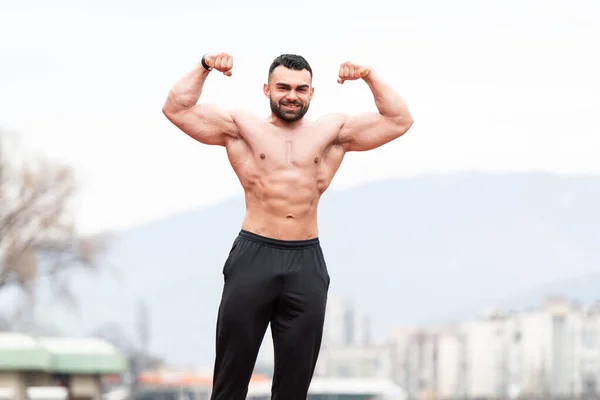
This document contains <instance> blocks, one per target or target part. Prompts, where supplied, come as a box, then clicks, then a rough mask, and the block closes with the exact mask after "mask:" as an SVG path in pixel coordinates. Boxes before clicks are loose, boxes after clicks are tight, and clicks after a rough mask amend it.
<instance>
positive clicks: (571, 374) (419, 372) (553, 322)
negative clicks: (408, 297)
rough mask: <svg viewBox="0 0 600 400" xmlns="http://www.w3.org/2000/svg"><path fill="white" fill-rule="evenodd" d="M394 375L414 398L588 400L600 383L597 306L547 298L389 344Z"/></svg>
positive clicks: (400, 336) (411, 330)
mask: <svg viewBox="0 0 600 400" xmlns="http://www.w3.org/2000/svg"><path fill="white" fill-rule="evenodd" d="M389 348H390V357H391V361H390V362H391V376H392V378H393V380H394V382H396V383H397V384H399V385H401V386H402V387H403V388H404V389H405V390H406V392H407V395H408V397H409V398H411V399H417V398H423V397H427V396H433V397H435V398H436V399H440V400H441V399H445V400H450V399H465V398H468V399H518V398H548V397H554V398H589V397H594V396H596V397H597V396H598V395H599V394H600V393H599V389H600V388H599V384H598V383H599V382H600V304H594V305H591V306H589V307H582V306H580V305H578V304H574V303H572V302H570V301H568V300H565V299H562V298H548V299H546V300H545V301H543V302H542V304H541V305H540V307H538V308H536V309H531V310H526V311H523V312H519V313H517V312H508V313H505V312H500V311H495V310H489V311H486V312H485V313H483V315H482V316H480V317H479V318H476V319H474V320H471V321H464V322H460V323H456V324H453V325H448V326H442V327H405V328H399V329H396V330H394V331H393V332H392V333H391V335H390V339H389Z"/></svg>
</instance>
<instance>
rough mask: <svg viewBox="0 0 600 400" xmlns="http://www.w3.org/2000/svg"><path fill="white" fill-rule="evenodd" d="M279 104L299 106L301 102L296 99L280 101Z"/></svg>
mask: <svg viewBox="0 0 600 400" xmlns="http://www.w3.org/2000/svg"><path fill="white" fill-rule="evenodd" d="M279 104H281V105H282V106H299V107H302V106H303V104H302V103H300V102H298V101H285V102H283V101H280V102H279Z"/></svg>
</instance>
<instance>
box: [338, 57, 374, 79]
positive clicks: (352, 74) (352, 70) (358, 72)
mask: <svg viewBox="0 0 600 400" xmlns="http://www.w3.org/2000/svg"><path fill="white" fill-rule="evenodd" d="M369 72H370V69H369V68H367V67H363V66H360V65H356V64H354V63H351V62H350V61H347V62H345V63H343V64H342V65H340V72H339V77H338V83H339V84H343V83H344V81H354V80H357V79H361V78H364V77H366V76H367V75H369Z"/></svg>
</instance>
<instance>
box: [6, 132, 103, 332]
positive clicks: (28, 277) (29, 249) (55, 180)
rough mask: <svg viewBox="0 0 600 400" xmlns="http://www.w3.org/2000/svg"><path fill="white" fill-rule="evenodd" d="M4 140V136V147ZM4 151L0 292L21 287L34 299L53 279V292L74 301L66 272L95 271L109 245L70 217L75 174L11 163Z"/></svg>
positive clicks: (61, 168)
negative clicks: (89, 234) (81, 230)
mask: <svg viewBox="0 0 600 400" xmlns="http://www.w3.org/2000/svg"><path fill="white" fill-rule="evenodd" d="M1 139H2V137H1V132H0V145H1V144H2V143H1ZM2 150H3V149H2V147H0V293H1V292H2V291H3V290H5V289H7V288H9V287H18V288H20V289H21V290H22V291H23V293H25V294H26V295H27V297H29V298H30V299H33V298H34V297H35V283H36V282H38V281H39V280H40V279H42V278H50V280H51V283H52V286H53V289H54V291H55V293H56V294H58V295H59V296H61V298H63V299H64V300H71V301H72V300H73V298H72V297H71V291H70V289H69V286H68V284H67V282H66V281H65V280H64V279H63V278H64V275H65V273H66V272H68V271H69V270H71V269H73V268H86V269H88V270H94V269H95V268H96V267H97V265H96V261H97V257H98V256H99V255H100V254H101V253H102V252H103V251H104V249H105V245H106V242H105V240H104V239H103V238H101V237H83V236H81V235H80V234H79V233H78V232H77V229H76V224H75V221H74V218H73V216H72V215H71V210H72V207H71V206H72V200H73V197H74V195H75V193H76V185H75V179H74V173H73V170H72V169H71V168H69V167H68V166H65V165H61V164H58V163H54V162H41V160H28V162H25V163H23V162H22V163H20V164H19V163H17V162H15V161H14V160H9V159H7V158H6V154H4V153H3V152H2ZM32 161H36V163H34V162H32ZM36 164H37V167H36ZM5 320H6V317H5V318H4V324H6V321H5Z"/></svg>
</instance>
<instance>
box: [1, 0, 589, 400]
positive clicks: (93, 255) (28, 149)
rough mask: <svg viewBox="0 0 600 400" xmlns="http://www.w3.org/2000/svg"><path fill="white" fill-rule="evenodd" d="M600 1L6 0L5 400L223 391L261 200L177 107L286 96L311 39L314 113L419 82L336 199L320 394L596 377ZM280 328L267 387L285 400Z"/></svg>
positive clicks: (331, 197)
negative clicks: (269, 91)
mask: <svg viewBox="0 0 600 400" xmlns="http://www.w3.org/2000/svg"><path fill="white" fill-rule="evenodd" d="M599 18H600V3H598V2H597V1H593V0H573V1H566V0H545V1H541V0H528V1H518V0H507V1H504V2H483V1H476V0H456V1H452V2H449V1H442V0H423V1H421V2H416V1H411V2H397V3H385V2H383V1H381V0H372V1H369V2H368V3H349V2H347V1H346V2H341V1H333V2H327V3H324V2H317V1H315V0H297V1H294V2H290V1H286V0H284V1H282V2H274V1H267V0H264V1H260V2H253V3H246V2H243V1H241V0H225V1H223V2H220V3H218V2H201V1H191V0H172V1H171V3H167V2H154V3H152V2H140V1H139V0H122V1H120V2H119V1H117V0H106V1H102V2H97V1H92V0H79V1H75V0H61V1H54V2H48V1H42V0H3V1H2V2H0V399H7V400H8V399H14V400H21V399H48V400H49V399H63V398H70V399H100V398H103V399H107V400H109V399H111V400H112V399H114V400H117V399H119V400H120V399H136V400H137V399H145V400H146V399H147V400H151V399H157V400H158V399H164V400H166V399H182V398H186V399H194V400H195V399H198V400H200V399H208V398H209V393H210V385H211V381H212V363H213V359H214V338H215V322H216V313H217V308H218V304H219V301H220V294H221V289H222V284H223V277H222V272H221V271H222V267H223V263H224V261H225V258H226V256H227V253H228V250H229V248H230V246H231V243H232V241H233V240H234V238H235V236H236V235H237V233H238V232H239V229H240V224H241V221H242V218H243V215H244V200H243V194H242V191H241V188H240V187H239V183H238V181H237V178H236V177H235V175H234V174H233V171H232V170H231V167H230V166H229V164H228V162H227V157H226V154H225V152H224V150H223V149H222V148H217V147H209V146H204V145H201V144H199V143H197V142H194V141H193V140H192V139H190V138H189V137H187V136H185V135H184V134H183V133H181V132H180V131H178V130H177V128H176V127H174V126H173V125H172V124H170V123H169V122H168V121H167V120H166V118H165V117H164V116H163V115H162V112H161V108H162V104H163V102H164V100H165V98H166V95H167V93H168V91H169V89H170V88H171V85H173V84H174V83H175V82H176V81H177V80H178V79H179V77H180V76H181V75H183V74H184V73H186V72H187V71H189V70H190V69H191V68H192V67H194V66H195V65H196V63H197V62H198V61H199V60H200V57H201V56H202V54H204V53H206V52H212V51H226V52H229V53H231V54H232V55H233V56H234V70H233V76H232V77H230V78H228V77H224V76H222V75H217V74H213V75H211V76H210V77H209V79H208V81H207V83H206V85H205V89H204V92H203V97H202V98H203V101H207V102H213V103H215V104H218V105H220V106H222V107H224V108H235V107H241V108H245V109H248V110H250V111H252V112H255V113H256V114H257V115H260V116H267V115H268V113H269V106H268V101H267V99H265V98H264V95H263V94H262V85H263V83H264V82H265V80H266V77H267V72H268V66H269V64H270V63H271V61H272V60H273V58H275V57H276V56H278V55H279V54H281V53H298V54H302V55H303V56H305V57H306V58H307V59H308V61H309V62H310V63H311V65H312V67H313V69H314V73H315V75H314V87H315V97H314V100H313V102H312V104H311V109H310V111H309V113H308V115H307V117H309V118H316V117H318V116H320V115H322V114H324V113H328V112H337V111H343V112H348V113H354V112H362V111H373V110H375V105H374V102H373V98H372V96H371V93H370V92H369V90H368V88H367V86H366V85H365V84H363V83H362V82H349V83H347V84H344V85H338V84H337V82H336V79H337V71H338V68H339V65H340V64H341V63H342V62H344V61H347V60H350V61H353V62H356V63H364V64H367V65H370V66H372V67H373V68H374V69H376V70H377V71H378V72H379V73H380V74H381V75H382V76H383V77H384V78H385V79H386V80H387V81H388V82H389V83H390V84H391V85H393V86H394V87H395V88H396V89H397V90H398V91H399V93H400V94H401V95H402V96H403V97H404V99H405V100H406V101H407V103H408V105H409V107H410V109H411V111H412V113H413V116H414V118H415V124H414V125H413V127H412V128H411V130H410V131H409V133H407V134H406V135H405V136H404V137H402V138H400V139H399V140H397V141H395V142H393V143H390V144H389V145H387V146H384V147H382V148H379V149H377V150H374V151H372V152H368V153H356V154H348V155H347V157H346V159H345V161H344V164H343V165H342V167H341V168H340V171H339V173H338V175H337V176H336V178H335V179H334V181H333V184H332V186H331V188H330V189H329V191H328V192H326V193H325V195H324V196H323V198H322V202H321V207H320V211H319V218H320V236H321V241H322V245H323V248H324V251H325V257H326V260H327V263H328V268H329V273H330V275H331V286H330V297H329V303H328V310H327V321H326V327H325V336H324V341H323V348H322V351H321V354H320V358H319V362H318V365H317V371H316V373H315V379H314V381H313V383H312V387H311V397H309V398H310V400H333V399H336V400H350V399H352V400H366V399H371V400H372V399H403V400H404V399H410V400H413V399H414V400H421V399H427V400H433V399H436V400H437V399H439V400H452V399H490V400H491V399H550V398H553V399H557V398H560V399H583V398H586V399H587V398H597V397H600V396H599V394H600V209H599V207H598V205H599V204H600V157H599V156H598V155H599V154H600V123H599V122H598V110H599V109H600V75H599V74H598V71H600V59H599V58H598V49H599V48H600V24H598V23H597V21H598V19H599ZM272 372H273V351H272V341H271V339H270V331H268V333H267V335H266V337H265V340H264V343H263V346H262V348H261V352H260V356H259V360H258V362H257V365H256V369H255V375H254V376H253V378H252V382H251V385H250V390H249V394H248V398H249V399H255V400H258V399H269V398H270V392H269V388H270V379H271V374H272Z"/></svg>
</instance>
